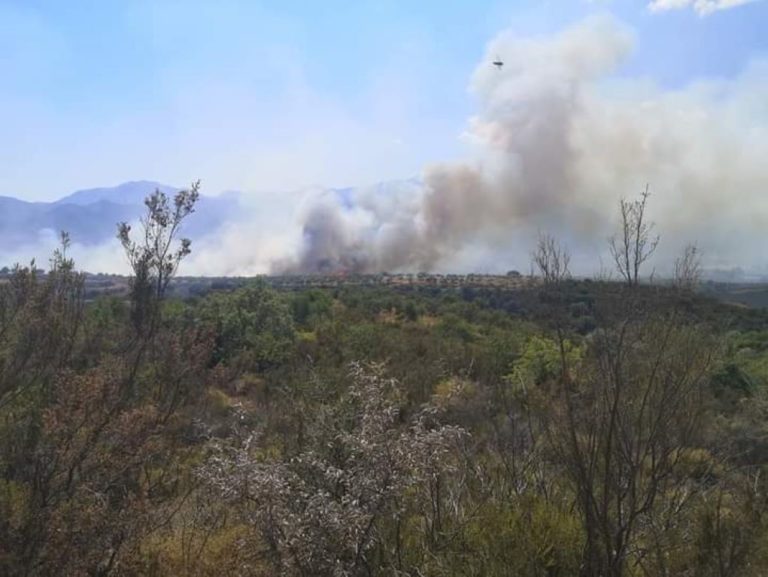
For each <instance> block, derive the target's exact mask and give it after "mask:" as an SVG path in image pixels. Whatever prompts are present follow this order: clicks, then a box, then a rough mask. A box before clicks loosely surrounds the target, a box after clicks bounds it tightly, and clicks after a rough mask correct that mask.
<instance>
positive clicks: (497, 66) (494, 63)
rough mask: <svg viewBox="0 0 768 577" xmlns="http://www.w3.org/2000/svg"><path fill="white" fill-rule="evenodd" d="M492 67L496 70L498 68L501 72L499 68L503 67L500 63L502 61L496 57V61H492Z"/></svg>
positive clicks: (502, 63)
mask: <svg viewBox="0 0 768 577" xmlns="http://www.w3.org/2000/svg"><path fill="white" fill-rule="evenodd" d="M493 65H494V66H495V67H496V68H498V69H499V70H501V67H502V66H504V62H503V61H502V59H501V58H499V57H498V56H497V57H496V60H494V61H493Z"/></svg>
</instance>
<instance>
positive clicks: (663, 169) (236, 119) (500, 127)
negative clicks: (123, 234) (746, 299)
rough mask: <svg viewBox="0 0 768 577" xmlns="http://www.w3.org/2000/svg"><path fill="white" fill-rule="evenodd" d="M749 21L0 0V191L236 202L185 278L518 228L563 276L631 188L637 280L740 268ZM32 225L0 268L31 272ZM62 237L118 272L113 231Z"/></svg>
mask: <svg viewBox="0 0 768 577" xmlns="http://www.w3.org/2000/svg"><path fill="white" fill-rule="evenodd" d="M766 21H768V4H766V3H765V2H762V1H760V0H754V1H744V0H688V1H687V0H653V1H652V2H630V1H629V0H613V1H610V0H592V1H587V0H584V1H574V2H565V1H552V2H524V1H519V2H513V3H509V2H496V1H494V0H484V1H482V2H478V3H472V4H471V5H470V4H469V3H467V5H463V4H462V5H459V4H453V5H449V6H442V5H441V4H440V3H437V2H426V3H423V4H420V5H419V6H418V7H413V6H410V5H409V4H406V3H395V2H393V3H378V2H362V3H357V4H356V5H355V6H354V7H348V6H344V5H343V3H339V2H327V3H324V4H323V5H322V6H320V5H316V4H312V3H302V2H298V1H296V2H287V3H281V4H280V6H279V7H277V6H276V5H271V4H269V3H262V4H257V3H246V2H238V1H235V0H232V1H228V2H223V3H217V4H216V6H215V7H214V6H213V5H212V4H210V3H208V2H202V1H200V2H195V3H184V4H182V3H179V2H172V1H164V2H143V1H142V2H136V3H131V4H130V6H127V5H126V6H118V5H107V4H104V3H93V4H90V3H86V4H82V5H78V6H74V7H67V8H66V9H63V7H61V6H58V5H57V4H56V3H53V2H40V3H21V2H7V1H6V2H0V32H2V33H3V34H0V51H2V53H3V54H4V55H5V57H4V58H2V59H0V73H2V74H3V76H4V78H5V79H6V81H5V83H4V85H3V86H2V87H0V121H2V123H3V125H4V127H5V134H4V137H3V138H0V196H11V197H15V198H19V199H22V200H26V201H52V200H55V199H57V198H60V197H62V196H64V195H66V194H70V193H72V192H73V191H75V190H82V189H89V188H94V187H109V186H114V185H116V184H118V183H123V182H126V181H132V180H151V181H158V182H161V183H164V184H170V185H172V186H185V185H188V183H190V182H191V181H193V180H197V179H200V180H201V181H202V183H203V188H202V192H203V194H206V195H212V196H213V195H217V194H219V193H220V192H222V191H229V190H238V191H242V192H243V193H244V195H243V197H242V199H241V201H240V202H241V206H240V210H239V211H238V214H237V218H232V219H229V218H228V219H226V220H225V221H223V222H222V223H221V226H220V227H219V228H217V229H216V232H215V234H213V233H211V234H207V235H203V236H202V237H199V238H195V239H193V241H194V245H193V255H192V257H191V258H190V260H189V261H188V262H187V263H185V265H184V266H185V268H184V271H185V272H188V273H201V274H202V273H206V274H207V273H210V274H220V273H221V274H238V273H245V274H252V273H257V272H266V271H277V270H296V271H311V270H313V269H315V268H317V267H318V266H320V264H319V263H324V264H323V265H322V266H330V267H331V268H334V267H335V268H342V269H355V270H373V271H375V270H438V269H440V270H475V271H477V270H490V269H493V270H505V269H508V268H520V267H521V266H523V264H524V262H525V259H526V258H527V255H528V253H529V252H530V249H531V246H532V244H533V242H534V241H535V237H536V235H537V234H538V232H540V231H552V232H556V233H557V234H558V236H560V237H561V238H562V240H563V241H564V242H566V243H568V244H569V246H571V247H572V249H573V252H574V255H575V257H574V267H575V269H576V270H578V271H587V270H588V269H590V267H591V268H592V269H594V268H595V267H596V266H598V265H596V263H598V262H599V261H600V259H603V258H605V244H606V243H605V240H606V238H607V237H608V236H609V235H610V233H611V231H612V230H613V227H614V225H615V218H616V203H617V202H618V199H619V198H621V197H632V196H634V195H636V194H638V193H639V192H640V191H641V190H642V189H643V188H644V186H645V185H646V183H648V184H650V186H651V192H652V200H651V205H650V208H649V210H650V215H651V217H652V218H653V220H654V221H655V222H656V223H657V225H658V230H659V232H660V233H661V235H662V238H663V245H662V248H663V251H662V249H660V257H659V261H658V263H657V264H658V266H659V267H660V269H664V268H665V267H668V266H669V264H670V263H671V262H672V259H673V258H674V255H675V254H677V252H678V251H679V250H680V249H681V247H682V246H683V245H685V244H687V243H689V242H697V243H698V244H699V245H700V246H701V248H702V251H703V255H704V259H705V264H706V265H707V266H708V267H710V268H731V267H739V266H740V267H744V268H748V269H751V270H764V269H765V267H766V262H765V260H764V256H763V255H764V252H765V251H764V247H765V243H764V240H763V237H764V231H765V230H766V227H768V203H765V202H764V200H763V197H764V193H765V191H766V189H768V168H767V167H766V166H765V162H764V158H765V157H766V154H768V109H766V106H765V102H768V56H767V55H766V48H767V46H766V44H767V43H768V40H766V38H765V35H764V33H763V30H762V29H763V26H761V23H764V22H766ZM496 59H501V60H502V61H503V62H504V65H503V67H502V68H500V69H499V68H497V67H495V66H493V64H492V62H493V61H495V60H496ZM412 177H417V178H418V179H419V180H420V182H421V183H422V184H420V185H417V184H414V183H411V182H405V183H404V184H391V183H392V182H393V181H398V179H401V180H403V179H409V178H412ZM379 183H384V184H383V185H380V184H379ZM347 187H352V188H351V189H350V190H348V191H346V192H343V193H338V192H334V191H332V190H329V189H331V188H345V189H346V188H347ZM137 216H138V215H137ZM32 232H33V233H34V234H33V236H32V237H31V238H33V241H31V242H27V243H26V245H25V246H24V247H23V250H21V249H19V247H14V246H5V247H0V257H1V258H3V259H4V260H5V261H8V260H24V259H26V258H28V257H30V256H37V258H38V260H40V259H44V258H45V257H46V255H47V254H48V252H49V251H50V250H51V249H52V246H53V243H52V240H53V237H54V236H55V235H54V234H51V231H32ZM34 235H37V236H34ZM38 241H39V242H38ZM74 242H75V246H74V254H75V256H76V258H77V259H78V262H79V263H81V264H82V266H83V267H84V268H88V269H89V270H93V269H95V268H97V269H99V270H106V269H109V270H121V267H122V266H123V265H121V264H120V256H119V250H118V247H117V245H116V243H115V241H114V240H112V241H110V242H105V243H104V245H103V246H98V247H95V248H94V247H91V246H88V247H86V246H79V245H78V240H77V238H75V239H74ZM662 252H663V255H662V254H661V253H662Z"/></svg>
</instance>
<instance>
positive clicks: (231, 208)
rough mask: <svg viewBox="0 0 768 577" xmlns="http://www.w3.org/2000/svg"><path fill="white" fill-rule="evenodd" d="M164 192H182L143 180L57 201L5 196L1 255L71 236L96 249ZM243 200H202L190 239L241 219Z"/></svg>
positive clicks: (0, 204)
mask: <svg viewBox="0 0 768 577" xmlns="http://www.w3.org/2000/svg"><path fill="white" fill-rule="evenodd" d="M156 189H159V190H160V191H162V192H165V193H166V194H170V195H172V194H174V193H175V192H177V191H178V190H180V189H179V188H177V187H174V186H169V185H166V184H162V183H159V182H152V181H148V180H139V181H131V182H125V183H123V184H120V185H118V186H114V187H104V188H91V189H86V190H78V191H76V192H73V193H72V194H69V195H67V196H64V197H62V198H60V199H59V200H56V201H53V202H27V201H24V200H21V199H18V198H14V197H11V196H0V252H13V251H14V250H16V249H18V248H21V247H24V246H31V245H34V244H36V243H37V242H39V241H40V240H41V239H42V238H43V237H46V236H50V235H51V234H58V233H59V231H62V230H64V231H66V232H68V233H69V234H70V237H71V239H72V241H73V242H75V243H78V244H83V245H97V244H101V243H103V242H105V241H108V240H111V239H112V238H114V237H115V234H116V231H117V223H118V222H121V221H133V220H136V219H137V218H139V217H140V216H141V215H142V214H143V213H144V199H145V198H146V197H147V196H148V195H150V194H151V193H153V192H154V191H155V190H156ZM239 205H240V197H239V194H238V193H233V192H228V193H226V194H223V195H221V196H220V197H211V196H201V197H200V200H199V202H198V207H197V210H196V212H195V213H194V214H193V215H191V216H190V217H189V221H188V222H187V224H186V226H185V234H188V235H189V236H191V237H193V238H200V237H203V236H206V235H208V234H211V233H214V232H216V231H217V230H218V229H219V228H220V227H221V226H223V225H224V224H225V223H226V222H227V221H228V220H230V219H231V218H233V217H235V216H236V215H237V214H238V209H239Z"/></svg>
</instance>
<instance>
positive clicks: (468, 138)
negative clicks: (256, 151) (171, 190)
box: [1, 17, 768, 275]
mask: <svg viewBox="0 0 768 577" xmlns="http://www.w3.org/2000/svg"><path fill="white" fill-rule="evenodd" d="M634 42H635V40H634V37H633V33H632V30H631V29H629V28H628V27H627V26H625V25H624V24H622V23H621V22H619V21H617V20H615V19H613V18H610V17H597V18H590V19H587V20H585V21H582V22H580V23H577V24H575V25H573V26H571V27H570V28H567V29H565V30H563V31H561V32H560V33H558V34H555V35H549V36H535V37H520V36H518V35H514V34H512V33H502V34H500V35H499V36H497V37H496V38H495V39H493V40H492V41H491V42H490V43H489V44H488V46H487V48H486V52H485V56H484V57H483V58H482V59H481V61H480V62H479V63H478V65H477V68H476V70H475V72H474V74H473V76H472V78H471V82H470V90H471V92H472V94H473V95H474V98H475V101H476V107H477V108H476V114H475V115H474V116H473V117H472V118H470V119H469V120H468V121H467V126H466V132H465V134H464V141H465V143H466V147H467V154H466V160H464V161H462V162H446V163H442V164H433V165H431V166H426V167H425V168H424V170H423V173H422V174H421V175H420V177H419V178H418V179H411V180H404V181H391V182H385V183H382V184H379V185H374V186H367V187H360V188H349V189H324V188H320V187H318V188H310V189H302V190H299V191H296V192H292V193H269V194H266V193H262V194H249V195H243V196H241V197H240V198H239V199H238V201H237V203H235V204H234V205H233V204H231V203H227V202H225V201H218V204H216V203H213V202H211V203H209V205H208V206H205V203H204V204H202V205H201V206H200V207H199V210H198V214H199V216H198V217H197V218H198V219H199V220H200V221H205V222H204V223H203V225H193V226H192V227H191V228H190V230H188V231H187V234H189V235H190V236H192V238H193V240H194V245H193V255H192V257H191V258H190V259H189V261H188V262H187V263H185V267H184V270H183V272H184V273H189V274H211V275H213V274H254V273H264V272H327V271H338V270H344V271H357V272H378V271H382V270H388V271H396V270H411V271H414V270H462V269H463V270H487V271H503V270H506V269H508V268H521V267H525V266H526V263H527V254H528V252H529V250H530V248H531V246H532V244H533V242H534V239H535V236H536V234H537V232H538V231H549V232H552V233H555V234H556V235H558V236H559V237H560V238H562V240H564V241H565V242H566V243H568V244H569V245H570V246H571V248H572V250H573V252H574V253H575V259H574V268H575V269H576V271H577V272H582V273H585V274H587V273H590V272H594V267H595V264H594V263H595V262H598V259H599V258H604V257H605V247H606V238H607V237H608V236H609V235H610V233H611V230H612V229H613V227H614V225H615V223H616V207H617V203H618V200H619V198H620V197H622V196H625V197H627V196H629V197H631V196H635V195H636V194H638V193H639V192H640V191H641V190H642V189H643V188H644V187H645V185H646V183H649V184H650V187H651V192H652V197H651V201H650V213H651V214H650V216H651V218H652V219H653V220H654V221H656V223H657V226H658V231H659V232H660V233H661V234H662V243H663V244H662V248H661V249H660V254H661V253H663V254H664V255H667V261H665V259H664V258H663V257H662V258H660V259H659V262H658V263H657V264H658V266H659V267H661V269H662V270H663V269H664V267H665V266H667V265H668V264H669V261H670V260H671V259H672V258H674V254H675V253H676V252H677V251H678V250H679V249H680V248H681V247H682V246H683V245H684V244H686V243H687V242H694V241H695V242H697V243H698V244H699V246H700V247H701V248H702V250H703V253H704V255H705V264H706V265H707V266H711V267H726V266H734V265H739V266H742V267H746V268H750V267H751V268H755V267H757V268H760V267H763V266H764V260H763V259H764V252H765V242H764V238H765V231H766V230H767V229H768V202H766V201H765V193H766V192H768V165H767V164H766V163H765V158H766V157H768V104H767V103H768V64H767V63H766V62H765V61H755V62H751V63H749V64H748V65H747V66H746V67H745V68H744V70H743V71H742V73H741V74H740V75H739V76H738V77H736V78H733V79H729V80H725V79H702V80H701V81H699V82H693V83H689V84H688V85H686V86H684V87H680V88H676V89H668V88H661V87H659V86H656V85H655V84H654V83H653V82H652V81H650V80H649V79H646V78H632V77H627V76H626V75H624V74H623V73H622V64H623V63H624V62H625V60H626V59H627V58H628V57H629V55H630V54H631V52H632V50H633V44H634ZM496 58H500V59H501V60H502V61H503V62H504V66H503V68H501V69H497V68H496V67H494V66H492V65H491V62H492V61H493V60H494V59H496ZM191 170H194V168H193V167H192V168H191ZM191 176H193V177H194V176H195V175H194V174H192V175H191ZM204 184H205V183H203V185H204ZM204 190H205V187H204ZM74 199H75V200H78V199H79V200H80V201H81V202H79V203H75V202H72V199H71V198H70V202H68V203H65V202H63V201H60V202H58V203H53V204H50V205H46V206H45V207H42V206H41V205H40V204H39V203H27V204H28V205H29V206H26V205H25V206H20V205H18V204H17V205H14V204H12V201H11V200H8V199H3V202H4V203H6V204H4V205H3V207H4V208H3V215H4V218H5V219H6V220H4V221H3V229H2V241H3V243H4V247H6V248H5V249H4V252H3V253H2V255H1V256H2V258H4V259H5V260H6V261H7V260H8V259H9V258H16V257H26V256H29V255H31V254H33V253H35V251H38V249H39V246H35V245H34V243H29V242H21V240H20V237H19V236H18V227H17V226H15V225H18V224H20V223H27V222H38V221H39V222H40V223H42V224H40V225H39V226H38V230H43V231H48V232H44V233H41V234H43V236H44V237H45V238H43V239H42V241H41V239H40V238H37V241H41V242H40V243H39V244H42V245H43V246H44V247H46V248H47V247H49V246H50V245H51V242H50V241H49V240H50V238H52V235H51V234H50V232H51V231H53V230H54V229H56V228H62V227H63V224H62V223H66V222H75V223H77V222H78V220H77V219H83V221H82V222H84V223H85V224H82V226H81V225H80V224H77V225H76V226H75V229H74V230H71V232H72V233H73V238H74V241H75V243H76V244H75V256H76V257H78V260H79V262H80V264H81V266H83V267H85V268H88V269H90V270H97V269H98V270H118V271H119V270H122V261H121V260H120V258H121V257H120V255H119V252H118V251H117V250H116V249H117V246H116V244H115V243H114V241H112V240H111V238H112V237H111V236H110V237H109V239H108V238H107V237H106V236H105V235H106V234H107V233H106V232H104V231H106V230H107V229H108V228H109V229H110V232H109V234H110V235H113V231H114V228H113V227H114V221H116V220H121V219H125V218H135V216H137V215H136V214H135V207H136V202H135V201H134V200H132V201H131V203H130V204H131V206H132V207H133V208H131V209H130V210H127V209H128V208H129V207H126V206H125V205H121V204H120V203H117V202H113V200H114V199H112V200H110V199H109V198H106V199H105V198H104V193H101V194H100V193H98V191H97V192H93V191H90V192H88V193H79V195H78V196H76V197H74ZM86 201H87V202H86ZM75 204H77V205H78V206H77V208H75V207H74V206H73V205H75ZM233 207H235V208H234V209H233ZM97 210H98V214H96V213H95V212H94V211H97ZM61 211H69V212H77V215H69V216H68V217H67V218H69V220H67V218H64V217H62V216H60V212H61ZM78 211H79V212H78ZM126 211H127V212H126ZM131 211H133V212H131ZM33 213H34V215H37V214H38V213H40V214H42V213H45V215H47V216H45V218H43V217H42V216H34V218H33V217H32V216H29V215H30V214H33ZM129 213H130V214H129ZM19 214H24V215H27V216H25V218H28V219H32V220H24V219H20V218H19V217H18V215H19ZM206 214H207V216H206ZM10 215H16V216H10ZM46 218H47V219H48V220H45V219H46ZM34 219H38V220H34ZM30 226H32V225H30ZM35 226H37V225H35ZM195 226H197V228H195ZM102 229H103V231H102ZM27 232H28V231H27ZM14 235H15V236H14ZM46 235H47V236H46ZM38 237H39V234H38ZM22 249H23V250H22ZM36 254H37V256H42V255H41V254H40V253H39V252H37V253H36ZM43 254H44V253H43ZM587 263H589V264H587ZM589 267H592V270H590V269H589Z"/></svg>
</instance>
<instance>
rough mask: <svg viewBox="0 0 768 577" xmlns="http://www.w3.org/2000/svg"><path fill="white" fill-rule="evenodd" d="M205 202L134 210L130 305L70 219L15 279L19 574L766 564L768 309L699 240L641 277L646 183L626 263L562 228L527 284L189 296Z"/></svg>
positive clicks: (757, 567) (9, 334) (575, 571)
mask: <svg viewBox="0 0 768 577" xmlns="http://www.w3.org/2000/svg"><path fill="white" fill-rule="evenodd" d="M196 199H197V187H196V186H193V187H192V188H191V189H190V190H189V191H182V192H181V193H179V195H178V196H177V197H176V198H173V199H170V198H167V197H165V196H164V195H162V194H161V193H157V194H156V195H154V196H153V197H151V198H150V199H149V200H148V202H147V216H146V218H145V219H144V221H143V227H144V228H143V230H141V231H139V235H138V238H139V239H140V240H139V241H135V240H134V239H132V237H131V232H132V231H130V229H128V227H126V226H124V225H123V226H121V227H120V230H119V234H120V240H121V241H122V243H123V245H124V247H125V249H126V253H127V256H128V259H129V261H130V263H131V265H132V267H133V271H134V274H133V276H132V279H131V280H132V282H131V292H130V294H129V296H128V297H127V298H116V297H110V296H103V297H100V298H97V299H95V300H87V299H86V295H85V292H84V288H83V287H84V279H83V276H82V275H81V274H79V273H78V272H77V271H76V268H75V264H74V263H73V262H72V260H71V259H69V258H68V256H67V239H66V237H64V238H63V242H62V247H61V249H60V250H58V251H57V252H56V253H54V255H53V257H52V260H51V263H50V267H49V272H48V273H47V274H42V273H41V272H40V271H39V270H38V269H36V268H35V267H34V265H32V266H30V267H23V266H17V267H15V268H14V269H13V270H11V271H9V274H8V277H7V282H4V283H3V284H0V574H1V575H8V576H14V577H15V576H22V575H23V576H47V575H73V576H107V575H110V576H134V575H136V576H138V575H149V576H165V575H182V576H190V577H191V576H196V577H203V576H219V575H243V576H262V575H263V576H267V575H286V576H309V575H312V576H315V575H317V576H324V575H328V576H344V575H346V576H351V577H354V576H375V575H413V576H445V577H448V576H457V577H458V576H502V575H504V576H506V575H517V576H522V577H527V576H530V577H538V576H542V577H545V576H546V577H553V576H558V577H565V576H584V577H587V576H590V577H592V576H601V577H624V576H627V577H635V576H644V577H662V576H672V575H675V576H677V575H682V576H685V575H690V576H697V577H698V576H717V577H726V576H734V577H735V576H738V577H742V576H747V577H748V576H759V575H765V574H768V547H767V546H766V543H768V500H767V497H766V495H768V491H767V489H768V487H766V474H765V473H766V471H765V469H766V463H768V441H767V440H766V439H768V425H766V423H767V422H768V421H767V420H766V413H767V412H768V402H767V401H768V398H767V396H766V395H767V394H768V316H766V314H765V313H764V312H762V311H757V310H748V309H744V308H737V307H732V306H729V305H724V304H720V303H717V302H715V301H713V300H710V299H707V298H704V297H701V296H697V295H696V294H694V293H693V292H691V288H692V287H693V286H694V285H695V283H696V281H697V278H698V271H699V268H700V267H699V265H698V260H697V259H698V254H697V251H696V250H695V248H688V249H686V251H685V253H684V254H683V255H682V256H681V257H680V259H679V261H678V275H677V277H678V278H677V282H676V283H675V284H674V285H670V286H654V285H649V284H643V283H641V282H639V281H638V279H640V278H641V277H640V269H641V266H642V264H643V262H644V261H645V260H646V258H647V256H648V255H649V254H650V252H652V251H653V250H655V248H656V245H657V240H656V238H655V237H651V236H650V232H649V231H651V230H652V224H651V223H645V222H644V221H643V220H642V215H643V211H644V206H645V202H646V200H647V196H644V197H643V198H642V200H641V201H639V203H634V204H633V203H631V202H629V203H627V202H623V203H622V205H621V208H622V214H623V215H624V216H625V219H624V222H623V225H622V232H621V233H620V235H619V236H617V237H616V239H617V240H615V241H614V243H613V244H612V246H613V247H616V249H617V252H616V254H617V255H618V256H620V257H621V258H617V262H616V265H617V270H618V272H619V273H620V275H621V276H622V278H623V281H624V282H621V283H611V282H598V281H576V280H574V279H572V278H571V277H570V275H569V273H568V262H569V258H570V257H569V255H568V251H567V249H566V247H564V246H562V245H561V244H560V243H559V242H558V241H557V240H556V239H554V238H553V237H551V236H548V235H543V236H542V237H541V239H540V242H539V244H538V246H537V250H536V252H535V253H534V255H533V259H532V260H533V262H534V265H535V266H536V267H538V270H537V273H538V276H539V278H540V279H542V280H543V282H539V283H530V284H521V285H520V286H519V287H518V288H515V289H509V288H504V287H487V288H482V287H457V288H450V287H447V288H446V287H443V288H440V287H434V286H427V285H408V286H401V287H397V286H394V287H382V286H370V287H366V286H344V285H343V284H341V285H340V286H338V287H335V288H330V289H317V288H298V289H295V290H286V291H283V292H278V291H276V290H274V289H272V288H270V287H269V286H267V285H266V284H265V283H263V282H254V283H252V284H249V285H247V286H245V287H242V288H237V289H235V290H221V291H213V292H211V293H210V294H207V295H203V296H192V297H188V298H185V299H183V300H181V299H173V298H171V297H169V296H168V293H167V292H166V289H167V287H168V286H169V284H168V283H169V282H170V280H171V278H172V277H173V276H174V274H175V272H176V270H177V267H178V265H179V263H180V262H181V260H182V259H183V258H184V257H185V256H186V255H187V254H188V253H189V251H190V250H191V246H190V243H189V241H185V240H181V239H179V238H178V236H179V231H180V229H181V227H182V224H183V220H184V218H185V217H186V216H187V215H188V214H190V213H191V212H192V211H193V210H194V205H195V202H196ZM633 218H634V219H639V220H637V221H636V222H634V223H633V222H632V219H633ZM623 239H629V240H628V241H627V242H626V243H625V242H624V240H623ZM638 239H639V240H638ZM630 241H631V242H630ZM618 249H621V250H618ZM627 255H628V257H629V260H627ZM627 263H629V265H628V266H627Z"/></svg>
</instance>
